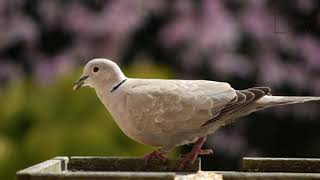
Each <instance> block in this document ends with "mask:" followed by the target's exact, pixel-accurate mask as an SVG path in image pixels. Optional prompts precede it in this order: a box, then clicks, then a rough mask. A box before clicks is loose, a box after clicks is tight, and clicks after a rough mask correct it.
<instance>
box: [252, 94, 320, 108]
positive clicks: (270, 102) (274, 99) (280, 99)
mask: <svg viewBox="0 0 320 180" xmlns="http://www.w3.org/2000/svg"><path fill="white" fill-rule="evenodd" d="M310 101H320V97H310V96H268V95H267V96H264V97H263V98H261V99H259V100H258V101H256V102H255V103H254V104H255V105H256V107H257V109H260V108H261V109H264V108H268V107H273V106H281V105H287V104H298V103H305V102H310Z"/></svg>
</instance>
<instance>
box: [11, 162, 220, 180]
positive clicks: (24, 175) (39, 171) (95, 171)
mask: <svg viewBox="0 0 320 180" xmlns="http://www.w3.org/2000/svg"><path fill="white" fill-rule="evenodd" d="M196 163H197V165H198V166H197V167H196V165H194V166H191V167H188V168H190V169H189V171H188V172H187V171H183V169H179V172H180V173H177V172H174V170H178V169H177V167H178V165H180V160H178V159H169V160H168V161H167V162H165V163H164V162H161V161H159V162H158V161H157V160H154V161H151V162H150V163H149V165H148V166H147V165H145V163H144V161H143V158H106V157H72V158H70V159H69V158H68V157H56V158H53V159H51V160H48V161H45V162H43V163H40V164H37V165H34V166H31V167H30V168H27V169H24V170H21V171H19V172H17V180H62V179H63V180H90V179H95V180H105V179H108V180H109V179H111V180H151V179H155V180H175V179H177V180H179V179H181V180H182V179H183V180H189V179H206V178H205V177H210V179H212V180H215V179H216V180H221V176H219V175H216V174H214V173H212V172H202V173H195V171H198V170H196V169H200V162H199V160H197V162H196ZM109 166H110V167H109ZM138 166H139V167H138ZM145 166H147V167H146V168H147V170H149V171H151V170H155V171H159V172H146V171H145V169H143V168H144V167H145ZM112 168H113V171H111V170H112ZM117 168H120V169H117ZM188 168H187V169H188ZM105 169H108V171H105ZM139 169H140V170H141V171H137V170H139ZM121 170H123V171H121ZM161 170H163V171H166V172H160V171H161ZM191 170H192V171H194V172H190V171H191ZM168 171H172V172H168ZM211 177H212V178H211ZM219 177H220V178H219ZM214 178H215V179H214Z"/></svg>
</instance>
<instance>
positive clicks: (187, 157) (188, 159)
mask: <svg viewBox="0 0 320 180" xmlns="http://www.w3.org/2000/svg"><path fill="white" fill-rule="evenodd" d="M209 154H213V150H212V149H200V150H198V151H191V152H190V153H188V154H184V155H182V160H181V164H180V167H179V169H183V168H184V167H187V166H189V165H191V164H193V163H194V162H195V161H196V159H197V157H198V155H209Z"/></svg>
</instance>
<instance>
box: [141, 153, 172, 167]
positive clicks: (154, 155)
mask: <svg viewBox="0 0 320 180" xmlns="http://www.w3.org/2000/svg"><path fill="white" fill-rule="evenodd" d="M163 154H164V153H163V152H159V151H158V150H156V151H153V152H151V153H148V154H146V155H144V162H145V164H148V163H149V162H150V161H151V160H152V159H160V160H161V161H162V162H166V161H167V158H166V157H165V156H164V155H163Z"/></svg>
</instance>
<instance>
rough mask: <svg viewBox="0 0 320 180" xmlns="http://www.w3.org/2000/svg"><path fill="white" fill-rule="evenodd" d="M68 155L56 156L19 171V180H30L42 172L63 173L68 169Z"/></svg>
mask: <svg viewBox="0 0 320 180" xmlns="http://www.w3.org/2000/svg"><path fill="white" fill-rule="evenodd" d="M68 160H69V158H68V157H56V158H53V159H50V160H47V161H44V162H42V163H39V164H36V165H34V166H31V167H29V168H26V169H23V170H21V171H18V172H17V180H29V179H30V178H31V176H34V175H37V174H41V173H61V172H63V171H65V170H66V168H67V164H68Z"/></svg>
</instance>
